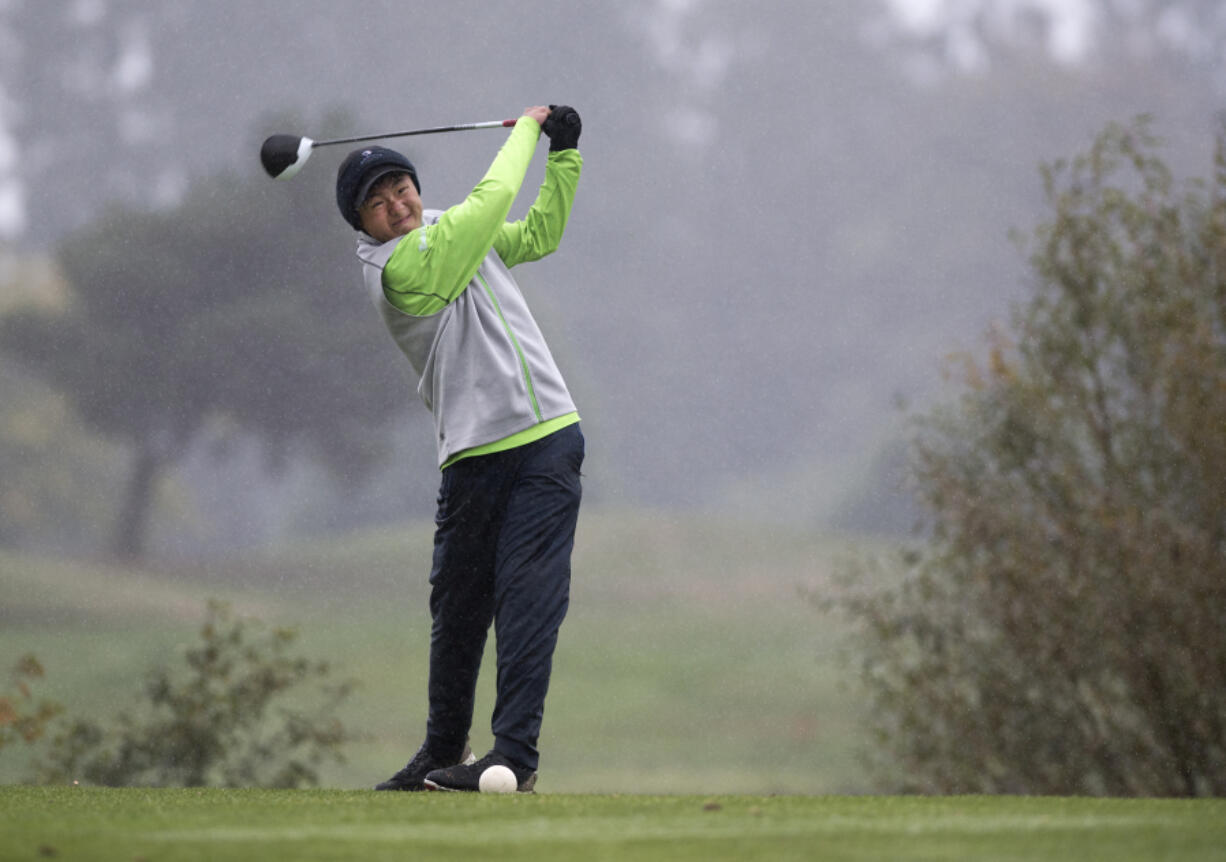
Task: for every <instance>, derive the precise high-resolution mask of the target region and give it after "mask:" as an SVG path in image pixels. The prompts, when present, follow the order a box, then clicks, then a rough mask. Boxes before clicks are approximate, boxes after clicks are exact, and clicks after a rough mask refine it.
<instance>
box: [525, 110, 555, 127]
mask: <svg viewBox="0 0 1226 862" xmlns="http://www.w3.org/2000/svg"><path fill="white" fill-rule="evenodd" d="M524 116H525V117H531V118H532V119H534V120H536V124H537V125H538V126H543V125H545V120H547V119H549V108H547V107H546V106H544V105H537V106H535V107H533V108H524Z"/></svg>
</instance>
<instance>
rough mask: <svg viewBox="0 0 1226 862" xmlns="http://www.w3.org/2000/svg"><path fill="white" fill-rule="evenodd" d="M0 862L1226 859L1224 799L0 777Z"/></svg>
mask: <svg viewBox="0 0 1226 862" xmlns="http://www.w3.org/2000/svg"><path fill="white" fill-rule="evenodd" d="M0 835H2V836H3V837H2V838H0V860H17V859H40V858H52V857H54V858H60V859H90V860H123V862H131V860H134V859H147V860H150V862H154V860H229V859H294V860H311V859H362V860H382V859H387V860H392V859H415V858H420V859H465V860H471V859H497V860H500V862H501V860H534V862H548V860H575V859H581V860H585V862H592V860H605V859H608V860H613V859H618V860H623V859H634V860H657V859H658V860H722V859H728V860H734V859H735V860H744V859H771V860H791V859H797V860H799V859H822V860H842V859H859V860H869V859H894V860H907V859H943V860H1021V859H1034V860H1064V859H1067V860H1077V862H1085V860H1094V859H1102V860H1112V862H1120V860H1147V862H1149V860H1160V859H1171V860H1201V859H1226V849H1224V848H1226V802H1222V801H1216V800H1214V801H1203V800H1198V801H1182V800H1180V801H1175V800H1101V799H1058V798H1010V797H947V798H920V797H906V798H900V797H872V796H861V797H837V796H830V797H820V796H817V797H815V796H767V797H751V796H720V797H700V796H633V795H629V796H587V795H561V794H559V795H554V794H541V795H537V796H531V797H490V796H476V795H468V794H463V795H458V794H457V795H453V794H416V793H413V794H409V793H400V794H377V793H373V792H369V791H326V790H313V791H269V790H216V789H209V790H145V789H125V790H113V789H102V788H31V787H4V788H0Z"/></svg>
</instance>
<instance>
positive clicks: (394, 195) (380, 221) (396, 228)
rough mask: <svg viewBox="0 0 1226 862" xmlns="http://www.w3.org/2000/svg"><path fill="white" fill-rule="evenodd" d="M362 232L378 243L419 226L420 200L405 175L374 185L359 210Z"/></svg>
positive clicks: (414, 187)
mask: <svg viewBox="0 0 1226 862" xmlns="http://www.w3.org/2000/svg"><path fill="white" fill-rule="evenodd" d="M358 215H359V216H360V217H361V219H362V230H364V231H366V232H367V233H368V234H370V235H371V236H372V237H374V238H375V239H377V240H378V241H379V242H387V241H388V240H391V239H395V238H396V237H398V236H404V235H405V234H406V233H408V232H409V231H411V230H416V229H417V228H419V227H421V198H420V197H418V195H417V187H416V186H414V185H413V180H412V179H410V178H409V175H408V174H403V175H401V176H398V177H395V178H394V179H393V180H391V181H390V182H386V183H380V184H379V185H377V186H375V188H374V189H373V190H372V191H371V193H370V195H369V196H367V198H366V200H365V201H364V202H363V203H362V205H361V206H360V207H358Z"/></svg>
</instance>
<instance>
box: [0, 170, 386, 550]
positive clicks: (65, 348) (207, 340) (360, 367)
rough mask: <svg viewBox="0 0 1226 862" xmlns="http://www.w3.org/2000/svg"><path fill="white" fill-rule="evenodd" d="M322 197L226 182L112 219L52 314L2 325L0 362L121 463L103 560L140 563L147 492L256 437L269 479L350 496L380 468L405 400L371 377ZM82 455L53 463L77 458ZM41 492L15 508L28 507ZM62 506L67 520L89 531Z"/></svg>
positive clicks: (18, 314) (88, 243) (349, 271)
mask: <svg viewBox="0 0 1226 862" xmlns="http://www.w3.org/2000/svg"><path fill="white" fill-rule="evenodd" d="M330 184H331V176H330V173H329V172H327V171H322V170H321V171H315V172H310V173H304V174H303V175H302V176H301V177H298V178H296V179H295V180H294V182H292V183H289V182H281V183H277V182H272V181H270V180H266V179H263V178H261V179H258V180H253V179H252V178H251V177H249V176H237V175H232V174H221V175H218V176H215V177H211V178H208V179H203V180H200V181H198V182H197V183H196V185H195V186H194V187H193V188H192V189H191V190H190V191H189V193H188V194H187V195H186V197H185V199H184V202H183V203H182V204H180V205H179V206H176V207H174V208H171V209H163V210H156V211H149V210H147V209H137V208H135V207H127V206H124V207H116V208H112V209H111V210H109V211H107V212H106V213H105V214H104V215H102V216H101V217H99V218H98V219H96V220H95V221H93V222H91V223H90V224H89V225H87V226H86V227H84V228H82V229H80V230H78V231H76V232H74V233H73V234H71V235H69V236H68V237H66V238H65V239H64V240H63V241H62V242H61V243H60V245H59V248H58V254H57V261H58V264H59V267H60V269H61V271H62V273H63V276H64V278H65V280H66V281H67V284H68V289H67V290H66V292H65V297H64V298H63V299H62V301H60V302H58V303H55V304H53V305H43V306H23V307H18V308H15V309H12V310H10V311H9V312H8V313H7V314H6V315H4V317H3V319H0V352H3V354H4V355H5V356H7V357H8V358H10V359H13V360H16V361H17V363H18V364H19V365H20V366H21V367H23V368H24V369H26V370H27V371H28V372H29V373H31V374H33V375H34V376H36V377H37V378H38V379H40V380H42V381H44V382H46V383H47V384H49V385H50V386H51V387H52V388H53V389H54V390H55V391H56V392H57V393H60V394H61V395H62V396H63V397H64V398H65V399H66V401H67V405H68V407H69V408H70V410H69V413H70V415H71V416H73V417H75V419H77V420H79V421H80V422H81V423H82V424H83V425H84V426H85V427H86V428H87V429H89V430H90V431H92V432H93V433H95V434H96V435H98V436H99V437H101V438H104V439H107V440H110V441H114V442H117V443H120V444H122V447H123V450H124V451H125V452H126V453H128V458H127V460H126V463H127V465H128V466H127V474H126V477H123V478H122V479H121V478H120V477H113V479H112V480H113V481H114V482H115V483H116V484H119V483H122V486H123V490H122V491H121V492H119V493H114V494H112V495H111V499H110V505H107V506H105V511H103V512H99V513H98V517H102V518H105V519H106V520H108V522H109V523H110V527H109V533H110V536H109V540H108V541H109V551H110V552H111V554H113V555H114V556H116V557H118V558H121V559H133V558H138V557H140V556H142V554H143V553H144V551H145V549H146V546H147V536H148V533H149V526H150V518H151V514H152V505H153V502H154V498H155V494H156V492H157V490H158V485H159V480H160V479H161V478H162V477H163V476H164V475H165V473H166V471H167V470H168V468H170V467H172V466H173V465H174V464H176V462H178V461H179V460H180V459H181V458H182V457H183V456H184V455H185V454H186V453H188V452H189V451H190V450H191V449H192V448H193V447H198V446H205V447H206V448H211V449H213V450H215V451H216V452H217V453H218V454H225V453H226V451H227V450H228V445H227V444H228V443H232V442H233V441H234V440H236V439H238V438H240V437H243V436H253V437H255V438H256V439H258V440H259V441H260V443H261V444H262V448H263V451H264V453H265V466H266V467H267V468H268V469H269V470H271V471H274V472H275V471H276V470H277V469H279V468H282V467H284V465H285V463H286V462H287V460H289V458H290V457H291V455H293V454H296V453H303V452H305V453H307V454H309V455H310V456H311V457H312V458H313V459H315V460H316V461H318V462H320V463H322V464H324V465H326V466H327V467H328V468H329V469H330V470H331V471H332V472H333V473H334V474H336V475H338V476H342V477H345V478H349V479H353V478H360V477H362V476H364V475H365V474H366V473H367V472H368V471H369V469H370V468H371V466H372V465H373V464H374V463H375V461H376V459H377V458H378V456H380V455H381V454H384V453H385V450H386V448H387V445H388V442H389V437H388V433H387V430H388V429H387V423H388V421H389V419H390V418H391V417H392V416H393V414H394V413H395V412H396V411H397V410H403V409H404V407H405V404H406V402H407V397H406V389H407V386H406V383H405V381H404V380H389V379H387V378H386V375H385V376H382V377H381V376H380V374H379V369H380V367H381V366H380V364H379V363H378V362H375V361H373V360H372V357H373V356H378V355H379V353H378V348H379V347H381V346H382V343H383V342H382V341H381V340H379V336H380V333H379V332H378V331H377V329H376V328H375V327H374V324H375V321H374V320H373V316H372V315H370V314H369V311H370V309H369V308H368V307H367V305H366V304H365V303H363V302H361V301H359V299H360V298H358V297H355V293H354V291H353V290H351V289H349V288H352V286H353V279H354V277H355V276H354V272H353V270H354V268H355V264H354V263H353V254H352V239H351V238H350V237H349V236H347V235H345V234H343V233H342V232H340V231H338V230H337V229H336V224H335V223H336V222H337V221H339V219H337V218H336V217H335V212H333V211H332V209H331V208H330V207H328V206H327V202H328V201H329V195H330V192H331V188H330ZM329 238H332V239H338V240H340V244H339V246H338V243H336V242H331V243H330V242H328V241H327V239H329ZM48 412H50V411H48ZM48 433H51V432H48ZM81 445H82V444H80V443H79V442H78V443H76V444H74V443H73V442H72V441H65V443H64V448H65V450H67V451H63V452H61V453H58V454H59V455H60V456H61V457H62V458H67V459H74V458H80V459H86V458H87V456H86V455H85V454H83V453H82V452H80V451H79V449H80V448H81ZM56 454H57V453H44V455H46V456H49V457H47V460H48V461H54V460H55V457H54V456H55V455H56ZM63 478H64V479H65V480H66V481H69V482H70V483H71V482H72V477H71V476H65V477H63ZM36 480H37V477H31V481H29V482H28V483H26V484H25V485H24V486H23V485H17V486H15V487H11V488H10V491H11V494H10V496H15V495H19V494H22V493H26V494H35V493H38V491H37V481H36ZM81 484H82V485H84V484H85V483H84V482H82V483H81ZM37 502H45V501H28V502H27V505H36V504H37ZM9 505H10V506H18V507H19V506H20V505H21V501H20V500H10V501H9ZM71 505H72V504H71V503H69V502H68V501H62V511H61V514H62V515H64V516H65V519H66V520H67V519H72V518H77V519H80V518H83V517H87V514H86V513H84V512H82V511H80V510H78V511H75V512H73V511H70V509H71ZM6 521H8V522H9V523H10V524H17V523H19V521H18V519H16V518H14V519H12V520H9V519H8V518H6ZM5 538H8V539H10V540H14V541H16V540H20V538H21V536H20V535H18V536H9V537H4V536H0V540H2V539H5Z"/></svg>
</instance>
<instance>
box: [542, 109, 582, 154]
mask: <svg viewBox="0 0 1226 862" xmlns="http://www.w3.org/2000/svg"><path fill="white" fill-rule="evenodd" d="M541 129H542V131H544V132H545V134H546V135H548V136H549V151H550V152H557V151H558V150H573V149H576V148H577V147H578V146H579V132H581V131H582V130H583V122H582V121H581V120H580V119H579V112H578V111H576V110H575V109H574V108H572V107H571V106H570V105H550V106H549V119H548V120H546V121H545V125H544V126H542V127H541Z"/></svg>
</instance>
